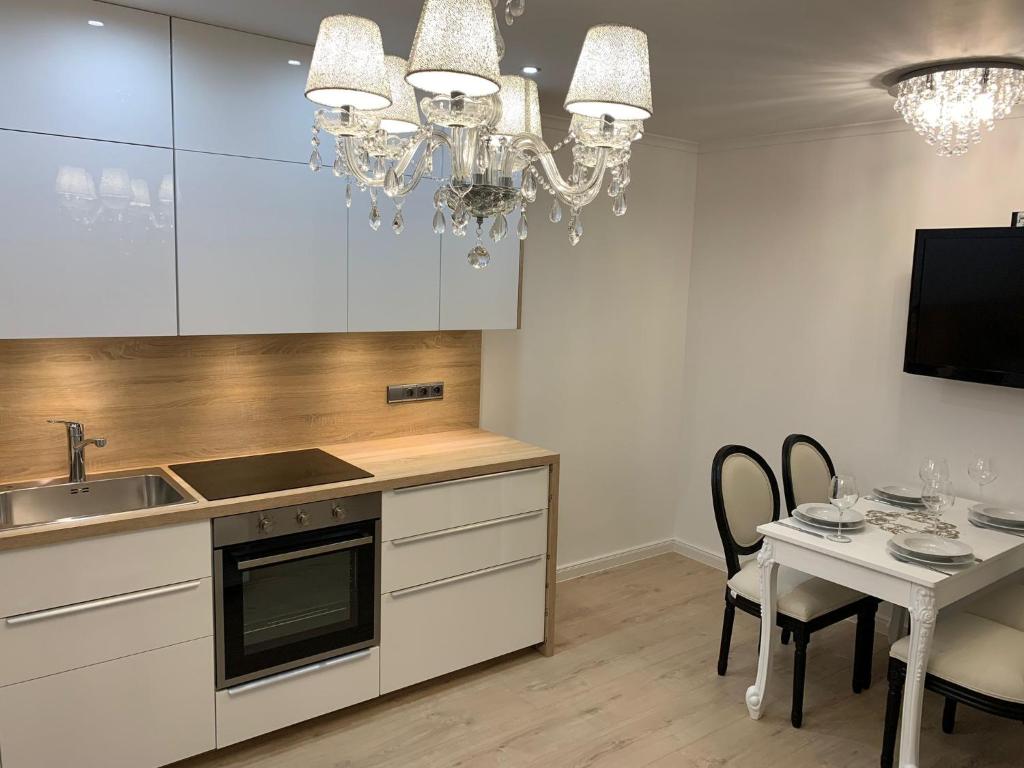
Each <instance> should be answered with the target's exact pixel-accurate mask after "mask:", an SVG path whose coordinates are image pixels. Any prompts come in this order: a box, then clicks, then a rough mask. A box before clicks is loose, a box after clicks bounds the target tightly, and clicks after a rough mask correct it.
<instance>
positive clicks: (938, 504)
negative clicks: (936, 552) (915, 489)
mask: <svg viewBox="0 0 1024 768" xmlns="http://www.w3.org/2000/svg"><path fill="white" fill-rule="evenodd" d="M955 501H956V494H955V493H954V492H953V483H951V482H950V481H949V480H942V479H937V478H936V479H932V480H929V481H927V482H926V483H925V484H924V487H922V488H921V502H922V503H923V504H924V506H925V508H926V509H927V510H928V512H929V513H931V516H932V526H931V530H930V531H929V533H933V534H934V533H936V532H937V531H938V530H939V518H940V517H942V513H943V512H944V511H945V510H947V509H949V508H950V507H951V506H953V503H954V502H955Z"/></svg>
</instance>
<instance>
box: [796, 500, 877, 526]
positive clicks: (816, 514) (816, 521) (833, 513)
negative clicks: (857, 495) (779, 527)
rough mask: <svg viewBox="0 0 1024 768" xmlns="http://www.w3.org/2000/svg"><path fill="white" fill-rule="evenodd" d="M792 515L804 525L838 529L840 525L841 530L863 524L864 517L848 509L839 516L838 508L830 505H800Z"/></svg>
mask: <svg viewBox="0 0 1024 768" xmlns="http://www.w3.org/2000/svg"><path fill="white" fill-rule="evenodd" d="M793 514H794V515H796V517H798V518H799V519H800V520H803V521H804V522H806V523H811V524H812V525H819V526H822V527H825V528H838V527H839V525H840V523H842V526H843V528H850V529H853V528H856V527H858V526H859V525H860V524H861V523H863V522H864V515H862V514H861V513H860V512H858V511H857V510H855V509H848V510H846V512H843V513H842V514H840V512H839V508H838V507H836V506H834V505H832V504H819V503H811V504H801V505H800V506H799V507H797V508H796V509H795V510H793Z"/></svg>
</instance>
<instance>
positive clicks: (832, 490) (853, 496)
mask: <svg viewBox="0 0 1024 768" xmlns="http://www.w3.org/2000/svg"><path fill="white" fill-rule="evenodd" d="M828 496H829V500H830V501H831V502H832V504H833V505H834V506H835V507H836V509H838V510H839V525H838V528H837V529H836V532H835V533H830V534H829V535H828V536H826V537H825V538H827V539H828V540H829V541H836V542H839V543H840V544H848V543H849V542H850V541H852V539H850V537H849V536H847V535H846V534H844V533H843V515H845V514H846V510H848V509H849V508H850V507H852V506H853V505H854V504H856V503H857V499H859V498H860V492H859V491H858V490H857V480H856V478H854V476H853V475H836V476H835V477H833V478H832V480H831V481H830V482H829V487H828Z"/></svg>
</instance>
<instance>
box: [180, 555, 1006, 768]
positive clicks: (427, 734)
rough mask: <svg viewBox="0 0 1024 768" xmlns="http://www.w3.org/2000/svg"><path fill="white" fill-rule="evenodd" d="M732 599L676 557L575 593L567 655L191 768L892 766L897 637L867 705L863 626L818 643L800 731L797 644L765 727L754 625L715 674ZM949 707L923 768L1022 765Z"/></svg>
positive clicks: (495, 669) (526, 661) (455, 680)
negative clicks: (888, 746) (952, 725)
mask: <svg viewBox="0 0 1024 768" xmlns="http://www.w3.org/2000/svg"><path fill="white" fill-rule="evenodd" d="M723 589H724V576H723V574H722V573H720V572H718V571H715V570H713V569H711V568H708V567H707V566H704V565H701V564H698V563H696V562H694V561H692V560H688V559H686V558H684V557H681V556H679V555H672V554H669V555H662V556H659V557H655V558H651V559H649V560H644V561H642V562H639V563H634V564H631V565H628V566H625V567H622V568H618V569H615V570H612V571H607V572H604V573H600V574H594V575H591V576H586V577H583V578H580V579H576V580H573V581H569V582H565V583H563V584H560V585H559V589H558V623H557V636H556V637H557V653H556V655H555V656H554V657H552V658H545V657H543V656H541V655H540V654H538V653H535V652H533V651H526V652H523V653H519V654H515V655H513V656H511V657H507V658H504V659H502V660H499V661H498V662H494V663H491V664H488V665H484V666H482V667H477V668H474V669H472V670H469V671H466V672H462V673H459V674H457V675H454V676H451V677H448V678H445V679H443V680H440V681H435V682H432V683H426V684H423V685H421V686H418V687H416V688H414V689H412V690H409V691H405V692H400V693H398V694H394V695H392V696H389V697H386V698H384V699H381V700H378V701H375V702H370V703H368V704H364V705H360V706H358V707H355V708H353V709H350V710H345V711H343V712H340V713H336V714H333V715H328V716H325V717H322V718H319V719H317V720H313V721H311V722H308V723H305V724H302V725H298V726H295V727H293V728H289V729H285V730H282V731H278V732H277V733H274V734H270V735H268V736H264V737H262V738H260V739H256V740H253V741H250V742H246V743H245V744H241V745H238V746H236V747H233V748H230V749H227V750H223V751H221V752H217V753H211V754H208V755H204V756H201V757H199V758H195V759H193V760H189V761H186V762H183V763H179V764H178V765H177V766H176V768H240V767H241V766H247V767H249V766H251V767H252V768H412V767H414V766H415V767H416V768H420V767H421V766H422V767H423V768H452V767H454V766H463V767H469V766H473V767H476V766H480V767H481V768H489V767H492V766H493V767H495V768H497V767H499V766H500V767H502V768H517V767H519V766H524V767H525V766H531V768H541V767H543V768H584V767H585V768H597V767H598V766H600V768H613V767H614V768H632V767H633V766H650V767H651V768H670V767H671V768H676V767H679V768H691V767H699V768H723V767H724V766H743V767H744V768H748V767H751V768H769V767H771V766H779V767H784V768H803V767H804V766H806V767H807V768H820V767H821V766H844V767H847V766H877V765H878V753H879V748H880V739H881V730H882V713H883V709H884V703H885V682H884V676H885V666H886V658H887V649H886V647H885V641H884V638H883V637H882V636H881V635H879V636H877V637H876V642H875V650H876V653H875V664H874V682H873V684H872V687H871V689H870V691H867V692H865V693H863V694H861V695H860V696H855V695H854V694H853V693H852V692H851V690H850V673H851V667H850V663H851V654H852V650H853V634H854V633H853V624H851V623H846V624H843V625H842V626H838V627H834V628H832V629H829V630H825V631H823V632H820V633H815V635H814V642H812V644H811V646H810V649H809V652H808V654H809V659H808V669H807V690H806V699H805V703H804V713H805V714H804V727H803V728H802V729H800V730H795V729H793V728H792V727H791V726H790V724H789V685H790V681H791V669H792V651H791V649H792V646H789V647H788V648H783V649H782V652H781V653H779V654H777V662H776V664H777V666H778V669H777V672H776V675H775V677H774V691H775V693H776V696H775V698H774V699H773V700H772V703H771V705H770V707H769V710H768V713H767V715H766V716H765V717H764V719H762V720H761V721H758V722H755V721H752V720H750V719H749V717H748V716H747V710H746V706H745V705H744V703H743V693H744V691H745V690H746V688H747V686H748V685H750V683H751V681H752V680H753V679H754V674H755V668H756V653H757V651H756V642H757V624H756V622H755V621H754V619H752V618H750V617H748V616H746V615H744V614H740V613H737V617H736V628H735V631H734V636H733V652H732V656H731V660H730V666H729V674H728V675H727V676H726V677H724V678H719V677H718V676H717V675H716V674H715V660H716V658H717V652H718V640H719V632H720V629H721V618H722V593H723ZM940 621H941V619H940ZM941 704H942V702H941V699H940V698H939V697H937V696H935V695H934V694H932V693H930V692H929V693H926V694H925V708H924V719H923V736H922V747H921V751H922V757H923V761H922V766H928V767H929V768H933V767H938V766H943V767H946V766H948V767H950V768H952V766H958V767H959V766H986V768H1002V767H1003V766H1006V768H1009V766H1015V767H1016V768H1019V766H1020V765H1021V754H1022V739H1024V730H1022V726H1021V724H1020V723H1013V722H1010V721H1007V720H1002V719H999V718H995V717H990V716H987V715H984V714H981V713H979V712H976V711H972V710H970V709H968V708H966V707H963V706H961V707H960V717H959V719H958V724H957V732H956V733H955V734H954V735H952V736H946V735H944V734H943V733H942V732H941V730H940V728H939V721H940V715H941Z"/></svg>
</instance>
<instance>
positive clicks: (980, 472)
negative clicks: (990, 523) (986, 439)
mask: <svg viewBox="0 0 1024 768" xmlns="http://www.w3.org/2000/svg"><path fill="white" fill-rule="evenodd" d="M967 474H968V475H969V476H970V478H971V480H973V481H974V482H976V483H977V484H978V501H981V490H982V488H984V487H985V486H986V485H988V484H989V483H991V482H992V481H993V480H995V479H996V478H997V477H999V473H998V472H996V466H995V463H994V462H993V461H992V459H990V458H987V457H985V456H976V457H975V458H974V459H972V460H971V463H970V464H968V465H967Z"/></svg>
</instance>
